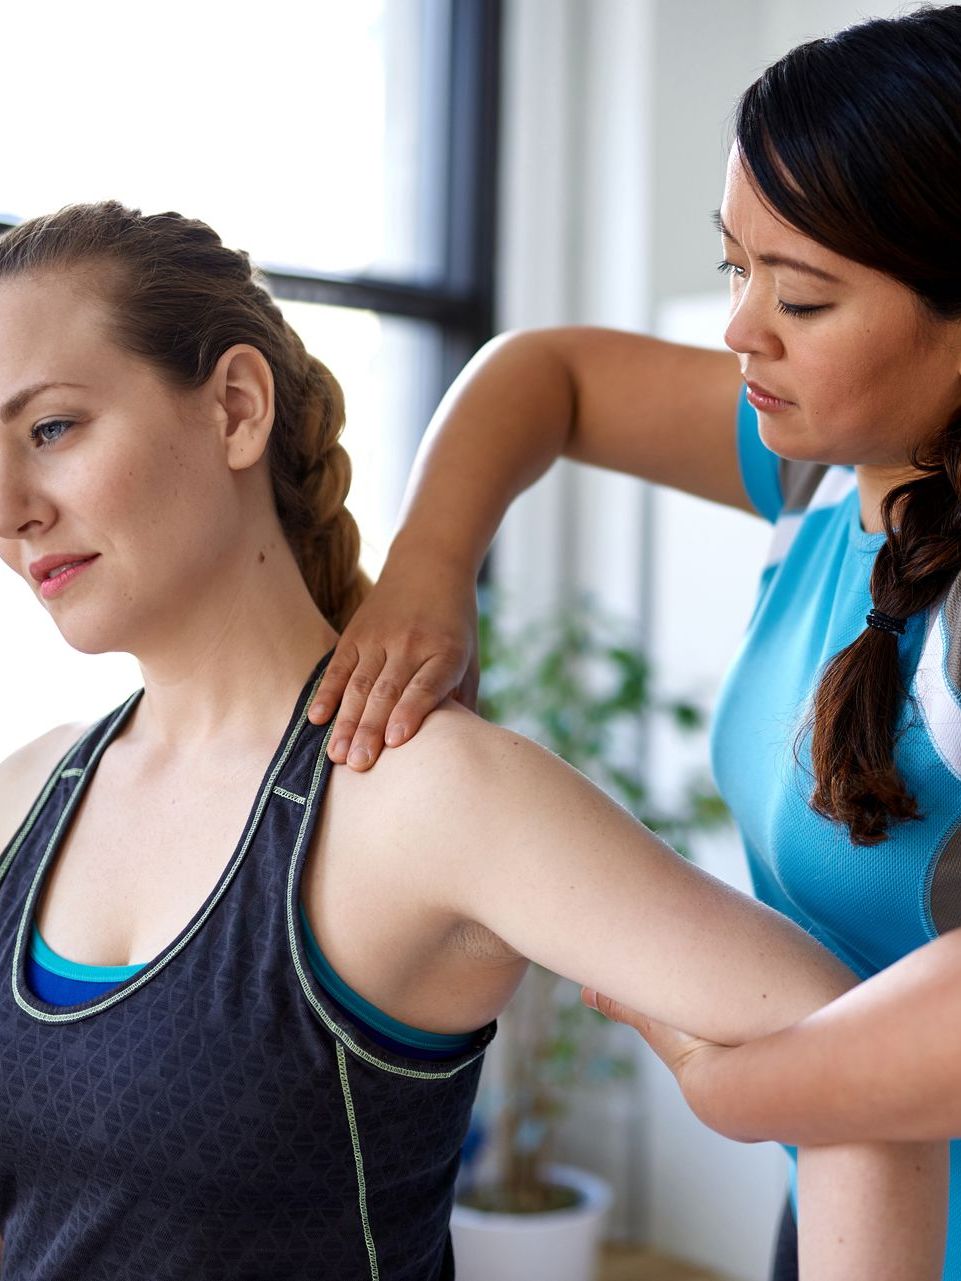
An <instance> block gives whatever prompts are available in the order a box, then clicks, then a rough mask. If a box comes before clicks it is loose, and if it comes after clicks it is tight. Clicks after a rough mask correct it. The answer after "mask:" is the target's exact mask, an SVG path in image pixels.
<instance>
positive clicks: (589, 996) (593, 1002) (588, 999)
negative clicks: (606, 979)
mask: <svg viewBox="0 0 961 1281" xmlns="http://www.w3.org/2000/svg"><path fill="white" fill-rule="evenodd" d="M581 1000H582V1001H583V1002H584V1004H585V1005H589V1006H590V1007H591V1009H592V1010H596V1009H597V993H596V992H595V991H594V989H593V988H590V987H586V988H584V990H583V992H582V993H581Z"/></svg>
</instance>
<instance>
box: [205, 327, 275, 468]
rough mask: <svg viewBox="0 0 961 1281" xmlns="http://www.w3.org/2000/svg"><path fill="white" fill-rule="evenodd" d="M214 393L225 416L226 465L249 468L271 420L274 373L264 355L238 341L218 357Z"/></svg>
mask: <svg viewBox="0 0 961 1281" xmlns="http://www.w3.org/2000/svg"><path fill="white" fill-rule="evenodd" d="M212 377H213V381H214V388H215V394H216V396H217V400H218V402H219V407H220V409H221V412H222V415H223V416H224V420H225V421H224V427H223V432H224V448H225V450H226V456H227V464H228V466H229V467H231V468H233V469H235V470H243V469H244V468H247V467H252V466H253V464H254V463H256V462H257V461H258V459H259V458H260V457H261V456H262V455H263V453H264V452H265V450H266V448H267V442H268V440H269V439H270V430H271V427H272V426H273V422H274V376H273V373H272V372H271V369H270V366H269V364H268V363H267V361H266V359H265V357H264V356H263V354H262V353H261V352H260V351H258V350H257V348H256V347H253V346H251V345H250V344H249V343H238V344H236V345H235V346H233V347H231V348H229V349H228V350H227V351H225V352H224V353H223V355H222V356H221V357H220V360H219V361H218V362H217V367H216V369H215V370H214V373H213V376H212Z"/></svg>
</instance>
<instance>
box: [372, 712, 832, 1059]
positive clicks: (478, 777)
mask: <svg viewBox="0 0 961 1281" xmlns="http://www.w3.org/2000/svg"><path fill="white" fill-rule="evenodd" d="M401 755H403V756H404V757H405V758H406V761H405V769H406V771H407V777H406V781H405V796H406V805H405V816H404V817H405V822H404V824H403V831H402V832H398V834H397V836H395V838H394V839H398V840H400V841H402V842H403V843H404V845H405V849H404V850H403V851H399V852H398V855H397V856H398V857H400V858H401V859H403V860H405V866H406V867H407V868H408V869H410V868H413V867H417V868H419V869H420V874H421V875H422V876H423V893H424V894H427V895H430V896H433V898H434V900H435V901H436V902H438V903H443V904H445V905H446V906H447V907H448V908H449V910H450V911H452V912H456V913H457V914H459V915H460V916H462V917H463V918H464V919H469V920H474V921H477V922H478V923H479V924H481V925H483V926H484V927H485V928H486V929H489V930H491V931H492V932H494V933H495V934H497V935H498V936H499V937H501V938H502V939H504V940H505V941H506V942H507V943H508V944H509V945H510V946H511V947H512V948H514V949H515V950H516V951H517V952H519V953H520V954H521V955H523V956H525V957H528V958H530V959H531V960H533V961H535V962H537V963H539V964H541V965H543V966H545V967H546V968H547V969H550V970H553V971H554V972H555V973H558V974H561V975H563V976H564V977H566V978H569V979H572V980H574V981H575V982H578V983H582V984H586V985H587V986H589V987H592V988H595V989H597V990H598V991H601V992H604V993H606V994H607V995H609V996H611V997H613V998H614V999H616V1000H619V1001H621V1002H622V1003H623V1004H625V1005H627V1006H629V1007H631V1008H634V1009H639V1010H643V1011H644V1012H645V1013H647V1014H649V1015H650V1016H652V1017H653V1018H655V1019H658V1020H659V1021H661V1022H665V1023H669V1024H672V1025H673V1026H679V1027H683V1028H685V1029H686V1030H688V1031H691V1032H696V1033H697V1034H699V1035H701V1036H705V1037H707V1038H709V1039H711V1040H716V1041H721V1042H727V1043H736V1042H739V1041H742V1040H745V1039H750V1038H752V1037H754V1036H759V1035H763V1034H765V1033H766V1032H769V1031H773V1030H776V1029H777V1028H779V1027H782V1026H785V1025H787V1024H788V1023H791V1022H794V1021H795V1020H796V1019H798V1018H801V1017H803V1016H804V1015H806V1014H808V1013H810V1012H811V1011H812V1010H814V1009H816V1008H818V1007H819V1006H820V1005H822V1004H824V1003H825V1002H826V1001H828V1000H831V999H833V998H834V997H835V996H837V995H838V994H840V993H841V992H843V991H845V990H847V988H848V987H849V986H850V985H851V983H852V982H853V981H854V980H853V976H851V975H850V974H849V973H848V971H846V970H845V968H844V967H843V966H842V965H841V964H840V962H838V961H837V960H836V958H835V957H834V956H832V955H831V954H830V953H829V952H828V951H827V950H826V949H825V948H822V947H821V946H820V944H818V943H817V942H815V941H814V940H813V939H812V938H810V937H809V936H808V935H807V934H806V933H805V932H804V931H803V930H801V929H799V928H798V927H797V926H796V925H794V924H793V922H791V921H789V920H788V919H787V918H786V917H783V916H781V915H780V914H778V913H777V912H774V911H773V910H771V909H770V908H768V907H766V906H764V905H763V904H761V903H758V902H756V901H754V900H753V899H750V898H748V897H747V896H746V895H743V894H740V893H738V892H737V891H736V890H734V889H732V888H731V887H729V886H727V885H725V884H724V883H723V882H721V881H719V880H717V879H716V878H714V877H712V876H710V875H708V874H707V873H706V872H704V871H702V870H701V869H699V868H697V867H696V866H695V865H693V864H692V863H690V862H688V861H686V860H684V859H682V858H681V857H680V856H679V855H678V854H676V853H675V852H674V851H673V850H671V849H670V848H669V847H668V846H667V845H665V844H664V843H663V842H662V841H660V840H659V839H658V838H657V837H656V836H655V835H654V834H653V833H652V832H650V831H649V830H648V829H647V828H645V827H644V826H643V825H642V824H640V823H639V822H637V821H636V820H635V819H634V818H632V817H631V815H629V814H628V813H627V811H626V810H624V809H622V808H621V807H620V806H619V805H617V804H616V803H615V802H614V801H612V800H611V799H610V798H609V797H607V796H605V795H604V793H602V792H601V791H600V790H599V789H597V788H596V787H594V786H593V785H592V784H591V783H589V782H588V780H587V779H586V778H584V776H583V775H581V774H580V773H578V772H577V771H576V770H574V769H572V768H571V767H570V766H568V765H566V764H565V763H564V762H563V761H561V760H560V759H559V758H558V757H556V756H554V755H553V754H552V753H550V752H547V751H545V750H544V749H543V748H540V747H538V746H537V745H536V744H534V743H531V742H530V741H529V740H527V739H524V738H522V737H521V736H519V735H516V734H512V733H510V732H509V731H507V730H502V729H499V728H498V727H496V726H493V725H488V724H486V723H485V722H483V721H481V720H479V718H477V717H473V716H471V715H470V713H467V712H465V711H463V710H462V709H459V708H451V709H448V710H445V709H443V708H442V709H441V710H440V711H439V712H435V713H433V715H432V716H431V717H429V718H428V720H427V721H425V723H424V727H423V729H422V731H421V733H420V734H418V735H417V737H416V739H414V740H412V742H411V744H410V745H409V746H408V748H407V749H406V750H405V752H404V753H402V754H401V753H398V754H397V756H398V757H400V756H401ZM397 766H398V767H399V766H400V761H399V760H398V762H397ZM373 773H376V771H373ZM381 817H382V819H384V816H383V815H382V816H381Z"/></svg>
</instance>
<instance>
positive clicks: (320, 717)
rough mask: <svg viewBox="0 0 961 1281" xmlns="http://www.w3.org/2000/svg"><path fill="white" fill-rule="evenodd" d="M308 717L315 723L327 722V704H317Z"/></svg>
mask: <svg viewBox="0 0 961 1281" xmlns="http://www.w3.org/2000/svg"><path fill="white" fill-rule="evenodd" d="M307 715H308V716H309V717H310V718H311V719H312V720H315V721H325V720H326V719H327V704H326V703H315V704H314V705H313V707H312V708H311V709H310V711H309V712H308V713H307Z"/></svg>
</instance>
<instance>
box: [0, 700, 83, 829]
mask: <svg viewBox="0 0 961 1281" xmlns="http://www.w3.org/2000/svg"><path fill="white" fill-rule="evenodd" d="M87 729H89V725H87V724H83V723H81V722H79V721H72V722H70V723H69V724H66V725H57V726H56V727H55V728H54V729H51V730H47V732H46V733H45V734H41V735H40V736H39V737H38V738H35V739H32V740H31V741H30V742H29V743H25V744H24V745H23V747H18V748H17V750H16V751H15V752H11V754H10V755H9V756H8V757H6V759H4V760H2V761H0V850H2V849H4V848H5V847H6V846H7V845H8V844H9V842H10V840H11V838H12V837H13V834H14V833H15V832H16V830H17V828H18V827H19V826H20V824H21V823H22V822H23V820H24V819H25V818H26V816H27V812H28V810H29V808H30V805H31V803H32V802H33V801H34V800H35V799H36V796H37V794H38V792H39V791H40V789H41V788H42V787H43V785H44V783H45V782H46V781H47V779H48V778H49V776H50V772H51V771H52V769H53V767H54V766H55V765H56V763H57V761H59V760H60V758H61V756H63V754H64V753H65V752H66V751H67V750H68V748H69V747H70V746H71V745H72V744H73V743H75V742H76V741H77V739H78V738H79V737H80V736H81V734H83V733H84V731H85V730H87Z"/></svg>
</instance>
